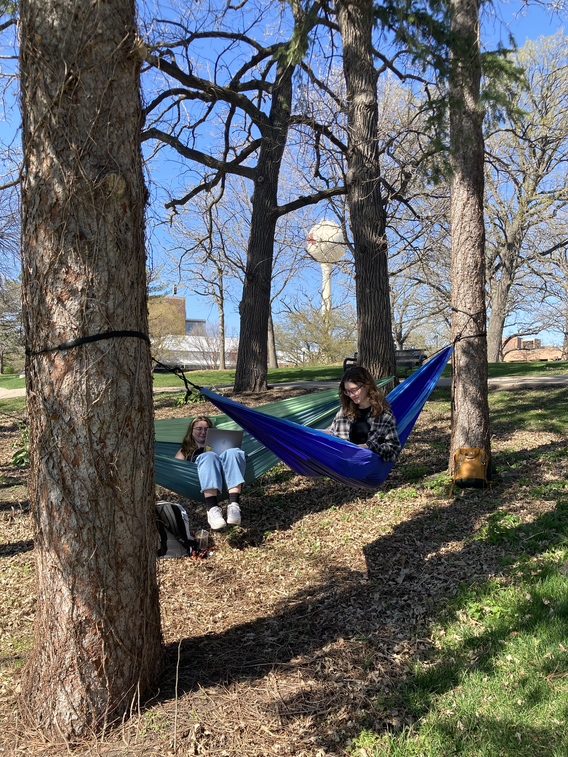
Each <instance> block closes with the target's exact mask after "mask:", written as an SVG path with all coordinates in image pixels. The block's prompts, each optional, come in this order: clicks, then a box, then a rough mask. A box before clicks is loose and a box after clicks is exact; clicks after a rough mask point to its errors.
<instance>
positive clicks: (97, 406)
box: [20, 0, 161, 741]
mask: <svg viewBox="0 0 568 757" xmlns="http://www.w3.org/2000/svg"><path fill="white" fill-rule="evenodd" d="M20 23H21V53H20V57H21V60H20V63H21V87H22V115H23V125H22V134H23V148H24V167H25V174H24V182H23V189H22V204H23V220H22V241H23V244H22V249H23V286H24V294H23V299H24V319H25V332H26V340H27V347H28V349H29V350H31V351H32V352H33V353H34V354H32V355H30V356H28V359H27V364H26V384H27V401H28V409H29V415H30V447H31V471H30V479H29V492H30V500H31V504H32V512H33V517H34V525H35V559H36V570H37V591H38V602H37V613H36V620H35V642H34V648H33V651H32V653H31V654H30V657H29V659H28V663H27V665H26V668H25V671H24V674H23V679H22V690H21V699H20V705H21V712H22V715H23V717H24V719H25V720H26V721H27V722H28V723H31V724H33V725H35V726H37V727H39V728H41V729H42V730H43V731H44V733H46V734H47V736H48V737H49V738H51V739H53V740H57V741H60V740H61V739H62V738H64V739H73V738H75V737H80V736H84V735H85V734H91V733H93V732H96V731H98V730H100V729H101V728H103V727H104V726H105V725H106V723H107V722H109V721H110V720H111V719H114V718H116V717H118V716H120V715H121V714H123V713H124V712H127V711H128V709H129V707H130V706H131V704H132V702H133V701H134V700H136V699H137V698H138V697H140V696H143V695H144V693H145V692H146V690H147V689H148V687H149V686H150V684H151V683H152V682H155V680H156V674H157V672H158V668H159V664H160V657H161V632H160V614H159V604H158V590H157V584H156V548H157V535H156V525H155V514H154V475H153V437H154V430H153V412H152V385H151V369H150V347H149V344H147V343H146V341H144V340H143V339H142V338H137V337H135V336H122V337H120V338H108V339H105V340H102V341H96V342H91V343H84V344H82V345H80V346H76V347H73V348H71V349H65V350H58V349H56V350H54V351H46V350H48V349H49V348H53V347H55V346H56V345H58V344H61V343H62V342H69V341H71V340H75V339H78V338H80V337H86V336H93V335H97V334H101V333H105V332H109V331H117V330H128V331H137V332H142V333H143V334H147V333H148V322H147V305H146V274H145V255H144V203H145V187H144V183H143V175H142V164H141V154H140V147H139V135H140V128H141V124H142V118H141V110H140V98H139V91H138V87H139V65H140V54H139V52H140V51H139V42H138V37H137V34H136V28H135V14H134V2H133V0H107V2H105V3H92V2H91V0H74V2H72V3H62V2H57V0H22V2H21V4H20Z"/></svg>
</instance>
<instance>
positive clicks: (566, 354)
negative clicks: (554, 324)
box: [560, 287, 568, 360]
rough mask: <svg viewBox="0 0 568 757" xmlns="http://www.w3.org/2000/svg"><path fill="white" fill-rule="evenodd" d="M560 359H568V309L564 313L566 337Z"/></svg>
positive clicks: (567, 289)
mask: <svg viewBox="0 0 568 757" xmlns="http://www.w3.org/2000/svg"><path fill="white" fill-rule="evenodd" d="M566 294H567V295H568V287H566ZM560 359H561V360H568V311H567V312H566V313H565V315H564V339H563V340H562V353H561V355H560Z"/></svg>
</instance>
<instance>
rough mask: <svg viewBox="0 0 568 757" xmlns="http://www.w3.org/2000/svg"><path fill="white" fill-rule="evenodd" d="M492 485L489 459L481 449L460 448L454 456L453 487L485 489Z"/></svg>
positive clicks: (451, 490)
mask: <svg viewBox="0 0 568 757" xmlns="http://www.w3.org/2000/svg"><path fill="white" fill-rule="evenodd" d="M492 483H493V476H492V472H491V458H490V457H489V455H488V454H487V452H485V450H484V449H481V447H460V448H459V449H458V450H457V451H456V453H455V454H454V481H453V483H452V488H451V489H450V497H451V496H452V492H453V490H454V486H459V487H460V488H462V489H467V488H472V489H485V488H486V487H488V486H491V484H492Z"/></svg>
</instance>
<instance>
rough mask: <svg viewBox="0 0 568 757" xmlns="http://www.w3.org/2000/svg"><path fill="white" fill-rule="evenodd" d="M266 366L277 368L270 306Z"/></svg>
mask: <svg viewBox="0 0 568 757" xmlns="http://www.w3.org/2000/svg"><path fill="white" fill-rule="evenodd" d="M268 367H269V368H278V357H277V355H276V340H275V339H274V322H273V320H272V308H271V309H270V312H269V314H268Z"/></svg>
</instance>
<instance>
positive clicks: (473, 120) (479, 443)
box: [450, 0, 490, 469]
mask: <svg viewBox="0 0 568 757" xmlns="http://www.w3.org/2000/svg"><path fill="white" fill-rule="evenodd" d="M450 13H451V29H452V34H453V37H454V40H455V42H454V44H453V47H452V51H451V66H450V140H451V156H452V164H453V165H452V168H453V172H452V179H451V186H450V191H451V205H450V226H451V237H452V261H451V265H452V273H451V290H452V291H451V297H452V338H453V339H458V341H457V342H456V344H455V350H454V354H453V376H452V439H451V449H450V469H453V453H454V452H455V450H456V449H458V448H459V447H464V446H468V447H482V448H483V449H485V450H486V452H487V453H488V454H490V447H489V439H490V437H489V404H488V396H487V340H486V336H485V332H486V308H485V228H484V219H483V192H484V178H483V160H484V147H483V131H482V124H483V116H484V113H483V110H482V109H481V108H480V106H479V87H480V81H481V58H480V51H479V8H478V5H477V2H476V0H451V4H450Z"/></svg>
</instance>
